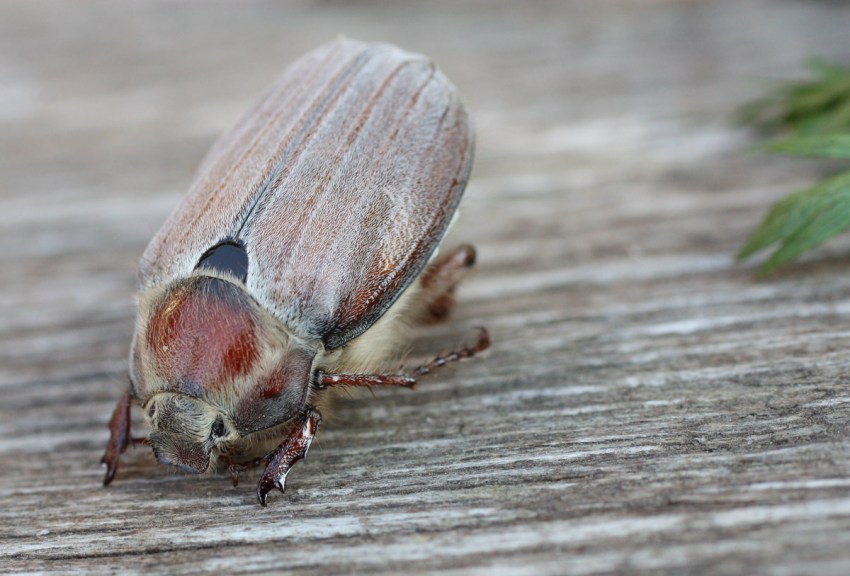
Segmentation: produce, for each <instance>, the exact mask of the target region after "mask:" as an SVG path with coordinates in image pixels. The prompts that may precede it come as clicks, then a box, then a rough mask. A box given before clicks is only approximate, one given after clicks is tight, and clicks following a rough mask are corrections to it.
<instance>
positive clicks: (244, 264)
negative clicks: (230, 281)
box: [195, 240, 248, 283]
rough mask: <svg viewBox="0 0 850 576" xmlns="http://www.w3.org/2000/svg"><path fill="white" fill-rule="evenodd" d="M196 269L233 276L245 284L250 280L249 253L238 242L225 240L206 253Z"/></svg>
mask: <svg viewBox="0 0 850 576" xmlns="http://www.w3.org/2000/svg"><path fill="white" fill-rule="evenodd" d="M195 269H196V270H215V271H217V272H223V273H227V274H231V275H233V276H236V277H237V278H239V280H241V281H242V282H243V283H244V282H245V281H246V280H247V279H248V252H247V251H246V250H245V246H244V245H243V244H242V243H241V242H239V241H238V240H225V241H224V242H220V243H218V244H216V245H215V246H213V247H212V248H210V249H209V250H207V251H206V252H204V255H203V256H201V259H200V260H198V265H197V266H195Z"/></svg>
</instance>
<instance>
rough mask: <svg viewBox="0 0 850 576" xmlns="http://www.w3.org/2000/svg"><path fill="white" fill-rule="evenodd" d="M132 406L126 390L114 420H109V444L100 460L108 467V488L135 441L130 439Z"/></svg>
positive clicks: (105, 480)
mask: <svg viewBox="0 0 850 576" xmlns="http://www.w3.org/2000/svg"><path fill="white" fill-rule="evenodd" d="M130 405H131V401H130V391H129V390H126V391H125V392H124V394H123V395H122V396H121V398H120V399H119V400H118V404H116V405H115V410H113V412H112V418H110V419H109V443H108V444H107V445H106V452H105V453H104V455H103V458H101V460H100V463H101V464H105V465H106V476H104V478H103V485H104V486H108V485H109V483H110V482H112V480H113V479H114V478H115V473H116V472H117V471H118V462H119V460H120V459H121V454H123V453H124V452H125V451H126V450H127V446H129V445H130V443H131V442H132V441H133V440H132V438H131V437H130Z"/></svg>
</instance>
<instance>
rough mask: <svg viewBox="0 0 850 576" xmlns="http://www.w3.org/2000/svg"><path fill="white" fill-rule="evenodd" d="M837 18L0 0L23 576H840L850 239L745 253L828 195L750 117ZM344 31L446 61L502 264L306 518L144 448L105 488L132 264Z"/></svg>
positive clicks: (8, 465) (662, 8) (18, 564)
mask: <svg viewBox="0 0 850 576" xmlns="http://www.w3.org/2000/svg"><path fill="white" fill-rule="evenodd" d="M848 25H850V9H849V8H848V7H847V6H846V5H845V4H842V3H838V2H791V1H788V2H769V1H768V0H720V1H717V2H711V3H708V2H688V1H684V0H681V1H675V0H667V1H649V0H647V1H641V2H622V1H617V0H604V1H593V2H590V1H587V2H554V1H552V2H535V3H521V4H520V3H512V2H507V0H504V1H502V2H498V1H497V2H487V3H482V2H464V3H457V2H448V1H445V2H437V3H428V4H427V5H425V3H417V2H400V3H393V4H392V5H386V4H385V3H380V2H360V3H344V2H333V1H326V2H292V3H282V4H280V3H276V4H272V3H251V4H242V3H240V4H238V5H237V4H235V3H234V4H230V3H209V4H205V5H204V8H200V7H199V6H197V5H195V4H191V3H176V4H168V3H156V4H154V3H151V4H137V3H129V2H105V1H103V2H91V3H85V4H73V5H71V4H68V3H61V2H53V3H28V2H22V1H20V2H15V1H9V2H5V3H3V4H0V215H2V220H0V245H2V246H3V247H4V250H2V251H0V263H2V265H0V284H1V285H2V286H3V289H2V291H1V292H0V470H2V473H0V572H4V573H12V572H14V573H20V572H55V573H71V572H85V573H111V572H118V571H122V572H126V573H131V574H132V573H147V574H150V573H164V572H168V573H179V574H198V573H207V572H213V571H215V572H219V573H248V572H252V573H253V572H267V573H281V572H290V573H295V574H316V573H328V574H333V573H368V574H396V573H399V572H402V571H403V572H404V573H406V574H425V573H433V572H437V571H440V572H443V573H446V574H492V573H512V574H564V573H572V574H601V573H615V572H616V573H682V572H687V573H693V574H717V573H746V574H807V573H809V574H810V573H817V574H846V573H848V572H850V495H848V488H850V474H848V473H850V464H849V463H850V433H848V430H847V422H848V416H850V385H848V371H850V359H848V353H847V340H848V336H850V282H848V276H847V269H848V264H850V259H848V254H850V243H848V241H847V240H846V239H843V240H838V241H837V242H834V243H832V244H830V245H828V246H827V247H825V248H823V249H821V250H819V251H817V252H816V253H814V254H813V255H812V256H810V257H808V258H807V259H805V260H804V261H803V262H802V263H800V264H799V265H797V266H795V267H793V268H792V269H789V270H788V271H787V272H784V273H781V274H779V275H776V276H773V277H771V278H769V279H767V280H758V281H757V280H754V279H753V277H752V274H751V272H752V268H751V267H750V266H746V267H736V266H735V265H734V264H733V262H732V256H731V255H732V254H734V252H735V250H736V249H737V248H738V247H739V246H740V245H741V243H742V242H743V240H744V238H745V237H746V234H747V233H748V231H750V230H751V229H752V228H753V226H754V225H755V224H756V222H757V221H758V219H759V218H760V217H761V215H762V214H763V213H764V211H765V210H766V208H767V207H768V205H769V204H770V203H771V202H772V201H774V200H775V199H778V198H779V197H781V196H782V195H783V194H785V193H787V192H790V191H792V190H794V189H795V188H798V187H801V186H803V185H805V184H807V183H809V182H811V181H813V179H814V178H816V177H818V176H820V175H822V174H823V173H824V171H825V170H828V167H824V166H823V165H820V164H817V163H810V162H805V161H796V160H788V159H778V158H761V157H757V156H753V155H750V154H747V147H748V146H749V145H750V144H751V143H752V142H753V136H752V135H751V134H749V133H747V132H746V131H744V130H741V129H738V128H735V127H734V126H732V125H731V124H730V122H729V118H730V116H731V114H732V112H733V111H734V109H735V107H736V106H738V105H740V104H741V103H743V102H745V101H747V99H749V98H751V97H753V96H754V95H756V94H758V93H759V91H760V89H761V88H762V84H760V80H761V79H764V78H789V77H795V76H798V75H800V74H802V73H803V70H802V62H803V61H804V59H805V58H806V57H808V56H811V55H813V54H819V55H822V56H824V57H827V58H832V59H838V60H843V61H844V62H847V61H848V60H850V45H848V44H847V42H846V30H847V29H848ZM339 33H345V34H347V35H349V36H351V37H354V38H360V39H364V40H383V41H389V42H394V43H397V44H400V45H402V46H404V47H405V48H406V49H409V50H413V51H417V52H423V53H426V54H428V55H430V56H432V57H433V58H434V59H435V60H436V61H437V62H438V63H439V64H440V65H441V67H442V68H443V69H444V71H445V72H446V75H447V76H448V77H450V78H452V79H453V80H454V81H455V82H456V84H457V85H458V87H459V88H460V91H461V93H462V94H463V95H464V96H465V99H466V102H467V105H468V107H469V109H470V111H471V113H472V114H473V117H474V119H475V121H476V125H477V129H478V142H479V146H478V153H477V159H476V166H475V169H474V171H473V175H472V180H471V183H470V186H469V189H468V192H467V196H466V197H465V199H464V203H463V207H462V214H461V218H460V220H459V221H458V222H457V224H456V226H455V227H454V228H453V230H452V233H451V235H450V239H449V244H452V243H460V242H462V241H469V242H472V243H474V244H476V246H477V247H478V249H479V255H480V260H479V265H478V268H477V270H476V271H475V273H474V274H473V275H472V276H471V277H470V279H469V281H468V282H467V283H466V284H465V286H464V287H463V288H462V289H461V291H460V293H459V300H460V306H459V308H458V311H457V312H458V313H457V314H456V316H455V317H454V318H453V320H452V321H451V322H450V323H448V324H445V325H441V326H438V327H434V328H430V329H427V330H423V331H422V333H421V338H420V339H419V341H418V344H417V347H416V349H415V350H414V351H413V354H412V356H411V363H413V362H416V361H418V360H422V359H425V358H427V357H428V356H430V355H431V354H432V353H433V352H438V351H444V350H446V349H448V348H451V347H453V346H454V345H455V344H456V343H458V342H460V341H462V340H464V339H470V338H473V337H474V332H473V327H474V326H477V325H479V324H484V325H486V326H487V327H488V328H489V329H490V330H491V333H492V336H493V342H494V346H493V349H492V351H491V352H489V354H488V356H486V357H485V358H483V359H476V360H474V361H470V362H466V363H464V364H462V365H460V366H458V367H456V368H454V369H452V370H450V371H447V372H446V373H444V374H441V375H440V376H439V377H434V378H433V379H431V380H429V381H427V382H423V383H422V385H421V386H419V387H418V389H417V390H416V391H415V392H407V391H391V390H376V391H375V393H374V396H370V395H368V394H367V395H357V396H354V397H352V399H351V400H347V401H344V402H342V403H341V404H340V405H339V406H338V408H337V410H336V412H335V413H334V414H331V415H330V416H329V417H327V418H326V419H325V423H324V428H323V429H322V430H321V431H320V433H319V436H318V438H317V441H316V444H315V445H314V447H313V451H312V452H311V454H310V457H309V458H308V459H307V460H305V461H304V462H301V463H299V464H298V466H297V467H296V469H295V470H294V471H293V473H292V474H291V475H290V478H289V480H288V482H287V488H288V492H287V494H286V495H285V496H281V495H275V496H276V497H273V499H271V498H270V505H269V507H268V508H266V509H261V508H259V507H258V506H257V505H256V503H255V500H254V498H255V497H254V494H253V486H252V484H253V480H254V479H255V478H256V476H249V477H248V478H246V482H245V483H244V484H243V485H242V486H240V487H238V488H236V489H233V488H231V487H230V485H229V483H228V480H227V479H226V478H215V477H205V478H190V477H185V476H181V475H177V474H173V473H172V472H170V471H169V470H167V469H166V468H164V467H161V466H159V465H156V464H155V463H154V461H153V459H152V457H151V455H150V454H149V452H147V451H146V450H145V449H142V448H137V449H135V450H134V451H132V452H131V453H130V454H129V455H128V456H129V457H128V458H127V460H126V462H124V465H123V468H122V470H121V471H120V476H119V477H118V479H117V480H116V482H115V483H114V485H113V486H111V487H110V488H109V489H103V488H102V487H101V485H100V482H101V478H102V471H101V469H100V468H99V466H98V461H99V459H100V457H101V454H102V450H103V446H104V443H105V441H106V438H107V430H106V426H105V424H106V421H107V420H108V418H109V414H110V411H111V408H112V406H113V403H114V401H115V399H116V398H117V396H118V395H119V394H120V391H121V389H122V388H123V386H124V381H123V379H124V374H125V371H126V355H127V350H128V348H129V338H130V335H131V332H132V322H133V314H134V311H133V302H132V297H133V292H134V283H135V279H134V275H135V265H136V262H137V261H138V258H139V256H140V255H141V252H142V250H143V249H144V246H145V244H146V243H147V242H148V240H149V239H150V237H151V235H152V234H153V233H154V232H155V231H156V229H157V228H158V226H159V225H160V224H161V223H162V222H163V220H164V219H165V218H166V216H167V214H168V213H169V211H170V210H171V209H172V208H173V207H174V206H175V205H176V204H177V202H178V200H179V198H180V197H181V196H182V194H183V193H184V192H185V190H186V188H187V186H188V184H189V182H190V181H191V178H192V171H193V170H194V168H195V167H196V166H197V164H198V162H199V161H200V159H201V157H202V155H203V154H204V152H205V151H206V149H207V148H208V146H209V145H210V144H211V142H212V141H213V139H214V138H215V137H216V136H217V135H218V134H219V133H220V132H222V131H223V130H225V129H226V128H227V127H229V126H230V125H231V124H232V123H233V122H234V121H235V120H236V119H237V117H238V116H239V115H240V114H241V113H242V112H243V111H244V110H245V108H246V107H247V106H248V105H249V104H250V102H252V101H253V100H254V99H255V98H256V96H257V95H258V94H259V93H260V92H261V91H262V90H263V88H264V87H265V86H266V85H267V84H268V83H269V82H270V81H271V79H273V78H274V77H276V75H277V74H278V73H279V72H280V71H281V70H282V69H283V67H284V66H285V65H286V64H287V63H288V62H290V61H291V60H292V59H293V58H295V57H296V56H297V55H298V54H300V53H302V52H304V51H306V50H308V49H310V48H312V47H314V46H316V45H318V44H320V43H321V42H324V41H327V40H328V39H331V38H333V37H334V36H336V35H337V34H339Z"/></svg>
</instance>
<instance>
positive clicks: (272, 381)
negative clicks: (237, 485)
mask: <svg viewBox="0 0 850 576" xmlns="http://www.w3.org/2000/svg"><path fill="white" fill-rule="evenodd" d="M314 356H315V352H314V351H313V350H311V349H310V348H309V347H307V346H305V345H303V344H301V343H299V342H298V341H297V340H296V339H294V338H292V337H291V336H289V335H288V334H287V332H286V331H285V330H284V329H283V328H282V327H281V326H280V325H279V323H278V322H277V321H276V320H275V319H274V318H273V317H272V316H271V315H269V314H267V313H265V312H264V311H263V310H262V308H261V307H260V306H259V305H258V304H257V303H256V302H255V301H254V300H253V299H252V298H251V297H250V296H249V295H248V294H247V293H246V292H245V290H244V288H243V286H242V285H241V284H239V283H236V282H233V281H230V280H228V279H225V278H219V277H215V276H208V275H203V274H196V275H193V276H191V277H189V278H186V279H183V280H180V281H178V282H177V283H175V284H173V285H171V286H169V287H167V288H166V289H164V290H152V291H149V292H145V293H143V294H142V297H141V302H140V307H139V319H138V322H137V326H136V334H135V339H134V345H133V355H132V358H131V380H132V381H133V391H134V393H135V395H136V397H137V398H138V400H139V402H140V403H141V404H142V405H143V406H144V409H145V414H146V415H147V417H148V419H149V423H150V426H151V444H152V445H153V448H154V452H155V453H156V455H157V458H158V459H159V460H160V461H162V462H166V463H169V464H175V465H177V466H180V467H182V468H184V469H187V470H189V471H193V472H203V471H206V470H208V469H209V468H211V467H212V466H214V464H215V461H216V458H215V456H216V454H218V453H220V452H222V451H226V450H227V449H228V447H231V446H233V445H234V444H236V445H238V443H239V442H240V441H242V440H244V439H246V438H249V437H250V436H252V435H254V434H255V433H257V432H260V431H262V430H266V429H269V428H272V427H275V426H279V425H281V424H284V423H285V422H286V421H287V420H289V419H290V418H292V417H293V416H294V415H296V414H297V413H298V412H299V411H300V410H301V409H302V408H303V405H304V403H305V401H306V399H307V396H308V395H309V389H310V377H311V373H312V360H313V357H314ZM237 447H238V446H237Z"/></svg>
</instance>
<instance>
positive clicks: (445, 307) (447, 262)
mask: <svg viewBox="0 0 850 576" xmlns="http://www.w3.org/2000/svg"><path fill="white" fill-rule="evenodd" d="M474 265H475V247H474V246H472V245H471V244H462V245H460V246H458V247H457V248H455V250H454V251H453V252H451V253H449V254H446V255H445V256H443V257H442V258H439V259H438V260H437V261H436V262H434V263H433V264H432V265H431V266H429V267H428V269H427V270H426V271H425V273H424V274H423V275H422V280H420V286H421V287H422V292H423V294H424V298H425V306H426V308H425V310H424V311H423V312H422V313H421V316H422V320H423V321H424V322H426V323H433V322H439V321H441V320H445V319H446V318H448V316H449V314H450V313H451V311H452V308H454V305H455V299H454V291H455V287H456V286H457V285H458V283H459V282H460V281H461V279H463V277H464V276H465V275H466V273H467V272H468V271H469V269H470V268H472V267H473V266H474Z"/></svg>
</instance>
